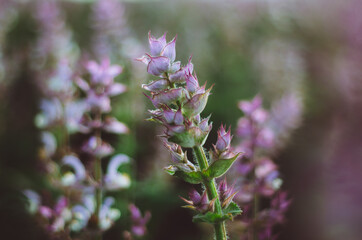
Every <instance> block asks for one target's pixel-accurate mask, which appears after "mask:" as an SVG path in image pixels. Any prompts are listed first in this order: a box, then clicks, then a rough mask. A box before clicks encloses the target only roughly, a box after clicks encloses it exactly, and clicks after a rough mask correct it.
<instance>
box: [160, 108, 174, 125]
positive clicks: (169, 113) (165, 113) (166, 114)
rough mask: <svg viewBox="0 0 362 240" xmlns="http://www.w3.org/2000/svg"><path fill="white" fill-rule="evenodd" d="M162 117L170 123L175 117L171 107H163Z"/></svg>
mask: <svg viewBox="0 0 362 240" xmlns="http://www.w3.org/2000/svg"><path fill="white" fill-rule="evenodd" d="M163 117H164V118H165V120H166V122H167V123H172V122H173V120H174V118H175V112H174V111H173V110H172V109H171V108H169V107H165V108H164V110H163Z"/></svg>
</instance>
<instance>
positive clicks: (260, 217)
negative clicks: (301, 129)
mask: <svg viewBox="0 0 362 240" xmlns="http://www.w3.org/2000/svg"><path fill="white" fill-rule="evenodd" d="M285 98H286V97H284V98H282V100H281V101H279V102H277V103H278V104H277V105H274V107H273V109H272V114H270V113H269V112H267V111H266V110H265V109H263V107H262V99H261V97H260V96H256V97H255V98H254V99H253V100H251V101H250V102H248V101H241V102H240V103H239V108H240V110H241V111H242V112H243V113H244V117H242V118H240V119H239V121H238V128H237V137H238V138H239V139H240V143H239V144H238V145H237V146H236V149H237V150H238V151H243V152H245V155H244V156H243V158H241V159H240V161H238V162H237V163H236V166H237V176H236V178H237V179H238V184H237V188H238V189H240V190H239V193H238V194H237V196H236V201H237V202H238V203H240V204H241V205H242V206H243V209H244V210H245V213H244V214H243V216H242V218H241V221H242V222H243V226H244V231H243V234H242V238H241V239H245V240H247V239H254V240H267V239H275V238H276V235H274V234H273V231H272V230H273V228H274V226H275V225H277V224H281V223H283V221H284V215H285V212H286V211H287V209H288V207H289V205H290V203H291V201H290V200H289V199H288V197H287V193H286V192H285V191H283V190H282V189H281V185H282V183H283V181H282V179H281V177H280V173H279V171H278V167H277V165H276V164H275V163H274V162H273V161H272V159H271V158H270V157H269V155H270V153H271V152H273V151H274V149H275V148H277V147H280V146H281V142H280V138H281V137H285V136H286V135H287V132H290V130H291V129H293V128H295V127H296V123H297V122H299V121H297V119H298V118H300V113H301V111H300V108H298V107H299V106H300V105H299V104H297V102H296V101H292V100H295V99H294V98H293V99H291V98H290V96H287V99H289V102H290V103H291V105H290V106H291V107H292V109H287V107H286V106H288V104H285ZM280 104H282V107H280ZM286 111H287V112H288V113H290V114H289V116H288V117H286V118H284V119H280V118H279V117H278V116H280V115H286V114H285V113H286ZM276 117H278V118H276ZM278 138H279V139H278ZM261 199H262V200H263V202H268V203H269V205H268V206H267V207H265V206H264V205H263V206H262V205H261V204H260V200H261Z"/></svg>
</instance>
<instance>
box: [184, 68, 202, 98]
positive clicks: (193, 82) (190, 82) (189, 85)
mask: <svg viewBox="0 0 362 240" xmlns="http://www.w3.org/2000/svg"><path fill="white" fill-rule="evenodd" d="M185 80H186V89H187V91H189V92H191V93H194V92H196V90H197V89H198V88H199V82H198V80H197V78H196V76H195V77H194V76H193V75H192V74H191V72H188V73H186V79H185Z"/></svg>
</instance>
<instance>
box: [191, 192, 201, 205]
mask: <svg viewBox="0 0 362 240" xmlns="http://www.w3.org/2000/svg"><path fill="white" fill-rule="evenodd" d="M189 198H190V200H191V201H192V202H193V203H194V204H199V203H200V202H201V196H200V194H199V193H198V192H197V191H196V190H195V189H191V191H190V192H189Z"/></svg>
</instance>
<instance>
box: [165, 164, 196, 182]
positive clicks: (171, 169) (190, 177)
mask: <svg viewBox="0 0 362 240" xmlns="http://www.w3.org/2000/svg"><path fill="white" fill-rule="evenodd" d="M164 170H165V172H167V173H168V174H170V175H171V176H176V177H179V178H181V179H182V180H184V181H185V182H188V183H191V184H199V183H201V182H202V181H203V176H202V174H201V172H199V171H192V172H188V171H182V170H180V169H179V168H178V167H176V166H174V165H170V166H168V167H165V168H164Z"/></svg>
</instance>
